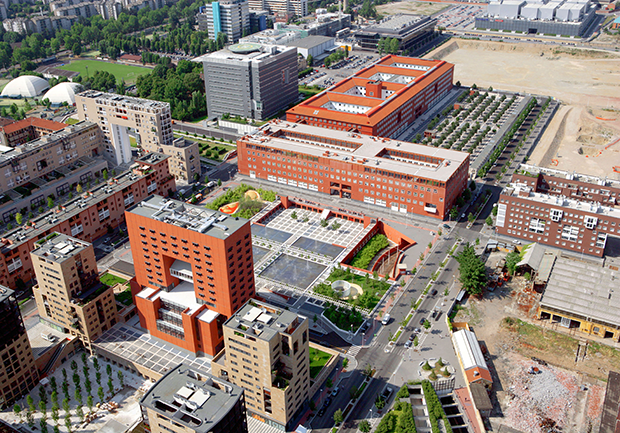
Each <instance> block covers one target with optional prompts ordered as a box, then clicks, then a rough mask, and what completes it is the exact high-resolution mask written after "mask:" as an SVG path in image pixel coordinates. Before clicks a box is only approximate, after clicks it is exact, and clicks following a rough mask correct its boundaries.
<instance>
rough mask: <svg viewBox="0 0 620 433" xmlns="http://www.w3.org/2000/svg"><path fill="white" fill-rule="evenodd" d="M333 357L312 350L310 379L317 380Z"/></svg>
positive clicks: (312, 348)
mask: <svg viewBox="0 0 620 433" xmlns="http://www.w3.org/2000/svg"><path fill="white" fill-rule="evenodd" d="M331 357H332V356H331V355H330V354H329V353H327V352H323V351H322V350H319V349H315V348H314V347H311V348H310V378H311V379H314V378H316V377H317V376H318V375H319V373H320V372H321V370H322V369H323V367H325V364H327V362H328V361H329V359H330V358H331Z"/></svg>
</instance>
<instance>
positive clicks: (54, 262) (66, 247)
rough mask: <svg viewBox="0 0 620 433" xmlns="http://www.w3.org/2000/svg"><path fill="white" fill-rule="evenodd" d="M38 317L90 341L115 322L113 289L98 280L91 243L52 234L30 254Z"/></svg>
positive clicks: (84, 341) (87, 342)
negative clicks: (34, 278)
mask: <svg viewBox="0 0 620 433" xmlns="http://www.w3.org/2000/svg"><path fill="white" fill-rule="evenodd" d="M31 258H32V264H33V267H34V271H35V274H36V278H37V285H36V286H34V288H33V292H34V297H35V300H36V303H37V308H38V310H39V316H40V317H41V318H42V319H44V320H45V321H47V322H48V323H49V324H51V325H52V326H54V327H57V328H58V329H59V330H60V331H63V332H65V333H70V334H71V335H77V336H78V338H79V339H80V340H81V341H82V343H83V344H84V347H86V349H88V350H89V351H90V352H91V353H92V347H91V343H92V341H94V340H95V339H97V337H99V336H100V335H101V334H102V333H103V332H104V331H106V330H108V329H110V328H111V327H112V326H114V324H116V323H117V322H118V315H117V308H116V301H115V299H114V290H113V288H112V287H108V286H106V285H104V284H102V283H101V282H100V281H99V276H98V273H97V260H96V259H95V251H94V249H93V246H92V244H90V243H89V242H84V241H81V240H79V239H76V238H72V237H71V236H67V235H65V234H59V233H52V234H50V235H48V236H47V237H45V238H43V239H41V240H40V241H38V246H37V248H36V249H35V250H33V251H32V253H31Z"/></svg>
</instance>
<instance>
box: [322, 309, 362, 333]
mask: <svg viewBox="0 0 620 433" xmlns="http://www.w3.org/2000/svg"><path fill="white" fill-rule="evenodd" d="M323 315H324V316H325V317H327V318H328V319H329V321H330V322H332V323H333V324H334V325H336V326H337V327H339V328H340V329H342V330H344V331H355V330H357V328H359V327H360V325H361V324H362V323H363V322H364V318H363V317H362V313H360V312H359V311H358V310H357V309H356V308H355V307H353V308H352V309H350V310H349V309H348V308H345V307H337V306H335V305H332V304H330V303H328V304H327V306H326V308H325V310H324V311H323Z"/></svg>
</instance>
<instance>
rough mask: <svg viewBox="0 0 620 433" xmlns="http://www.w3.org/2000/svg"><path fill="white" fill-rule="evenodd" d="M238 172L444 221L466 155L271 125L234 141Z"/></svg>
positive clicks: (463, 180)
mask: <svg viewBox="0 0 620 433" xmlns="http://www.w3.org/2000/svg"><path fill="white" fill-rule="evenodd" d="M237 151H238V167H239V172H240V173H242V174H245V175H247V176H250V177H252V178H259V179H264V180H268V181H272V182H277V183H281V184H287V185H289V186H294V187H297V188H300V193H303V192H302V191H303V190H310V191H319V192H322V193H325V194H329V195H333V196H338V197H342V198H347V199H352V200H356V201H360V202H364V203H369V204H375V205H378V206H383V207H389V208H390V209H392V210H393V211H398V212H402V213H415V214H420V215H428V216H433V217H436V218H441V219H444V218H446V216H447V214H448V213H449V210H450V209H451V208H452V206H453V205H454V204H455V202H456V199H457V198H458V197H459V195H460V194H461V192H462V191H463V190H464V189H465V187H466V185H467V178H468V173H467V172H468V169H469V153H466V152H459V151H455V150H448V149H442V148H435V147H430V146H422V145H419V144H413V143H408V142H402V141H396V140H390V139H387V138H377V137H372V136H366V135H359V134H354V133H350V132H344V131H327V130H326V129H324V128H318V127H315V126H308V125H303V124H295V123H290V122H283V121H272V122H270V123H268V124H267V125H265V126H263V127H262V128H261V129H260V130H259V131H258V132H256V133H255V134H254V135H246V136H244V137H241V138H240V139H239V140H237Z"/></svg>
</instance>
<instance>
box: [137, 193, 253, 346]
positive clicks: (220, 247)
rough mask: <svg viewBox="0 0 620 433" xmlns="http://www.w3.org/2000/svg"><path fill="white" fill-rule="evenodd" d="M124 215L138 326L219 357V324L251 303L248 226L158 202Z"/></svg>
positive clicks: (158, 198)
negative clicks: (131, 259)
mask: <svg viewBox="0 0 620 433" xmlns="http://www.w3.org/2000/svg"><path fill="white" fill-rule="evenodd" d="M125 215H126V219H127V230H128V233H129V240H130V242H131V251H132V255H133V263H134V268H135V272H136V276H135V278H134V279H132V280H131V290H132V294H133V295H134V302H135V304H136V307H137V309H138V315H139V317H140V325H141V326H142V327H144V328H146V329H147V330H148V331H149V332H150V333H151V334H152V335H154V336H155V337H157V338H161V339H162V340H165V341H168V342H170V343H172V344H175V345H177V346H179V347H182V348H183V349H186V350H189V351H191V352H194V353H203V354H208V355H215V354H217V353H218V352H219V351H220V350H221V349H222V348H223V347H224V336H223V330H222V325H223V323H224V322H225V321H226V320H227V319H228V318H230V317H231V316H232V315H233V314H234V313H235V311H237V310H238V309H239V308H240V307H241V306H242V305H243V304H244V303H245V302H246V301H247V300H249V299H250V298H252V297H253V296H254V264H253V260H252V233H251V231H250V222H249V221H248V220H246V219H242V218H236V217H230V216H227V215H226V214H223V213H221V212H217V211H213V210H209V209H205V208H204V207H199V206H193V205H189V204H186V203H183V202H180V201H176V200H171V199H166V198H163V197H161V196H151V197H148V198H147V199H146V200H144V201H143V202H141V203H138V204H137V205H135V206H133V207H132V208H130V209H128V210H127V212H126V214H125Z"/></svg>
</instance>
